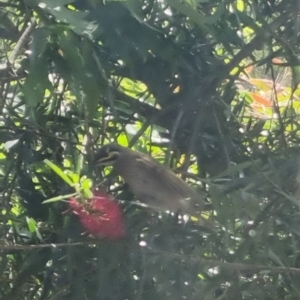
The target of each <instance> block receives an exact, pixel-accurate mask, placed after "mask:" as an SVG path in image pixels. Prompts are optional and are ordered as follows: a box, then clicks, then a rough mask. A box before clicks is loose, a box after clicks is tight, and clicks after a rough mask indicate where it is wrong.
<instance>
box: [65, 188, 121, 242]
mask: <svg viewBox="0 0 300 300" xmlns="http://www.w3.org/2000/svg"><path fill="white" fill-rule="evenodd" d="M69 205H70V207H71V209H72V210H73V212H74V213H75V214H77V215H78V217H79V219H80V222H81V224H82V226H83V227H84V228H85V229H86V230H87V231H88V232H89V233H91V234H94V235H98V236H102V237H106V238H109V239H112V240H117V239H120V238H122V237H124V236H125V229H124V222H123V216H122V211H121V209H120V207H119V206H118V204H117V203H115V202H114V201H113V200H112V199H111V198H110V197H109V195H107V194H105V193H100V192H98V191H97V192H95V193H94V196H93V197H92V198H91V199H89V200H86V201H85V203H79V202H78V201H77V200H76V199H75V198H71V199H69Z"/></svg>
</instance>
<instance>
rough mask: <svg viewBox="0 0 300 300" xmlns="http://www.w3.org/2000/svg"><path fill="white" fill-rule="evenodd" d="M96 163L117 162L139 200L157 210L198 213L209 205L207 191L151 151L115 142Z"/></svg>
mask: <svg viewBox="0 0 300 300" xmlns="http://www.w3.org/2000/svg"><path fill="white" fill-rule="evenodd" d="M95 165H96V166H113V168H114V171H115V173H116V174H117V175H119V176H121V177H122V178H123V180H124V182H125V183H127V184H128V186H129V188H130V190H131V192H132V193H133V194H134V195H135V197H136V198H137V200H139V201H140V202H141V203H145V204H146V205H147V206H149V208H150V209H153V210H154V211H158V212H161V211H172V212H175V213H183V214H195V211H197V209H198V210H199V211H203V210H204V208H205V205H206V203H205V200H204V197H203V195H202V196H200V195H199V194H198V193H197V192H196V191H194V190H193V189H192V188H191V187H190V186H189V185H188V184H187V183H186V182H184V181H183V180H182V179H180V178H179V177H177V176H176V175H175V173H173V172H172V170H171V169H170V168H168V167H167V166H164V165H162V164H160V163H159V162H158V161H156V160H155V159H154V158H152V157H151V156H150V155H148V154H145V153H141V152H138V151H133V150H131V149H129V148H126V147H123V146H121V145H119V144H115V143H111V144H107V145H104V146H103V147H101V148H100V149H99V150H98V152H97V153H96V154H95Z"/></svg>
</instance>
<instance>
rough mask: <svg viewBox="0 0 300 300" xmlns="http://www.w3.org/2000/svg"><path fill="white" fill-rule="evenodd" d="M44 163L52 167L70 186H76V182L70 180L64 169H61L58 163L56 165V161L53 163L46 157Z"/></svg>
mask: <svg viewBox="0 0 300 300" xmlns="http://www.w3.org/2000/svg"><path fill="white" fill-rule="evenodd" d="M44 163H45V164H46V165H47V166H48V167H49V168H50V169H52V171H54V172H55V173H56V174H57V175H58V176H60V177H61V178H62V179H63V180H64V181H65V182H66V183H67V184H68V185H70V186H72V187H73V186H74V183H73V182H72V181H71V180H70V178H69V177H68V176H67V175H66V174H65V173H64V172H63V171H62V169H60V168H59V167H58V166H57V165H55V164H54V163H52V162H51V161H50V160H48V159H45V160H44Z"/></svg>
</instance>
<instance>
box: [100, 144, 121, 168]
mask: <svg viewBox="0 0 300 300" xmlns="http://www.w3.org/2000/svg"><path fill="white" fill-rule="evenodd" d="M123 149H124V148H123V147H122V146H119V145H117V144H108V145H105V146H103V147H101V148H100V149H99V150H98V152H97V153H96V155H95V164H96V166H112V165H114V164H115V162H116V161H117V159H118V158H119V156H120V155H121V152H122V150H123Z"/></svg>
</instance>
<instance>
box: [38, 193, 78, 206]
mask: <svg viewBox="0 0 300 300" xmlns="http://www.w3.org/2000/svg"><path fill="white" fill-rule="evenodd" d="M76 195H78V194H77V193H72V194H68V195H63V196H57V197H53V198H50V199H47V200H45V201H43V202H42V204H47V203H53V202H58V201H62V200H65V199H69V198H71V197H75V196H76Z"/></svg>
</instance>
